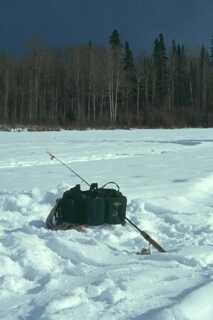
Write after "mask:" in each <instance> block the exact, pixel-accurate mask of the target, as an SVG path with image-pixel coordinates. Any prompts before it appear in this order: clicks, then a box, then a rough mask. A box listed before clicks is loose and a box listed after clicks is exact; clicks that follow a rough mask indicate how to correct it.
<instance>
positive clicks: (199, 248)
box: [0, 129, 213, 320]
mask: <svg viewBox="0 0 213 320" xmlns="http://www.w3.org/2000/svg"><path fill="white" fill-rule="evenodd" d="M212 133H213V130H211V129H209V130H189V131H188V130H172V131H169V130H131V131H124V132H123V131H113V132H111V131H106V132H103V131H100V132H99V131H98V132H96V131H88V132H58V133H28V132H23V133H0V145H1V152H3V153H2V157H1V163H0V174H1V176H2V179H1V181H0V265H1V268H0V288H1V290H0V302H1V303H0V306H1V307H0V319H5V320H16V319H17V320H20V319H26V320H37V319H44V320H56V319H57V320H64V319H66V320H67V319H82V318H83V317H85V318H86V319H89V320H90V319H91V320H92V319H94V320H96V319H97V320H99V319H104V320H109V319H115V320H117V319H122V320H123V319H133V320H174V319H175V320H197V319H205V320H212V318H213V309H212V303H211V300H212V296H213V251H212V247H213V197H212V195H213V173H212V155H213V151H212V150H213V149H212V142H213V141H212V140H210V139H209V136H210V135H211V134H212ZM70 141H71V145H72V147H71V146H70ZM95 141H96V144H95V143H94V142H95ZM53 142H54V150H56V153H57V155H58V156H59V157H60V158H62V159H63V160H65V161H67V162H69V163H70V164H71V165H73V167H74V168H75V169H76V170H77V171H78V172H80V173H81V174H82V176H83V177H86V178H87V179H88V180H89V181H91V182H93V181H94V182H95V181H98V182H100V184H102V183H104V182H106V181H107V180H109V181H110V180H112V179H111V177H113V179H114V180H115V181H116V182H118V183H119V184H120V186H121V191H122V192H123V193H124V194H125V195H127V197H128V209H127V215H128V217H129V218H130V219H132V220H133V221H134V222H135V223H136V224H138V226H139V227H141V228H143V229H144V230H146V231H147V232H149V234H150V235H151V236H152V237H153V238H154V239H156V240H158V241H159V243H160V244H161V245H162V246H163V247H165V249H166V250H167V253H166V254H160V253H158V252H156V251H155V250H154V249H152V255H151V256H141V255H136V254H135V253H136V252H138V251H140V250H141V249H142V247H144V246H145V245H146V244H145V242H144V241H143V239H142V238H141V236H140V235H139V234H137V233H136V232H135V231H134V230H133V229H132V228H131V227H130V226H125V227H123V226H104V227H102V226H100V227H93V228H87V229H85V231H84V232H78V231H76V230H72V231H57V232H52V231H49V230H47V229H45V224H44V222H45V219H46V217H47V215H48V213H49V211H50V209H51V208H52V206H53V205H54V203H55V200H56V199H57V198H58V197H60V196H61V195H62V194H63V192H64V191H65V190H66V189H67V188H68V187H69V186H71V185H73V184H75V183H77V182H78V180H77V179H76V178H75V177H73V176H72V175H69V174H68V172H67V171H66V169H63V168H61V167H60V166H58V165H57V164H56V163H52V162H51V161H50V160H49V159H48V157H47V156H45V150H46V149H48V145H53ZM14 143H15V145H16V148H14ZM69 148H70V150H71V151H72V152H71V151H70V150H69ZM35 150H36V151H35ZM108 150H109V151H110V152H109V153H108ZM12 151H13V152H12ZM12 153H13V156H12ZM107 154H108V155H109V154H110V156H106V155H107ZM98 156H99V158H98V159H97V157H98ZM95 157H96V158H95ZM107 157H108V158H107ZM43 158H44V160H43ZM12 159H13V160H12ZM26 159H27V160H26ZM82 159H84V160H83V161H82ZM70 180H71V181H70ZM70 182H72V183H70Z"/></svg>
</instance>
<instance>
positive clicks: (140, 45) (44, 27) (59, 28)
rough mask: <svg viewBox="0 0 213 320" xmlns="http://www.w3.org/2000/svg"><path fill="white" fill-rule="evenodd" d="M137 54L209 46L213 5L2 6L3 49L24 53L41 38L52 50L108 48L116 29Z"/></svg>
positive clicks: (68, 1)
mask: <svg viewBox="0 0 213 320" xmlns="http://www.w3.org/2000/svg"><path fill="white" fill-rule="evenodd" d="M115 28H116V29H118V30H119V31H120V34H121V36H122V39H124V40H128V41H129V42H130V45H131V46H132V47H133V48H134V49H135V50H136V51H140V50H142V49H144V48H145V49H147V48H150V47H151V46H152V43H153V40H154V38H155V37H156V36H157V35H158V34H159V33H160V32H163V33H164V34H165V37H166V40H167V42H169V41H171V40H172V39H176V40H179V41H181V40H183V41H184V42H185V43H186V44H187V45H189V46H193V47H196V46H197V45H200V44H202V43H204V44H206V45H208V44H209V39H210V37H211V35H212V33H213V0H185V1H183V0H0V48H3V49H4V50H6V51H10V52H20V51H22V49H23V48H24V47H26V43H27V42H29V40H30V38H31V37H32V36H33V35H34V36H35V35H36V36H37V37H38V38H40V39H42V40H43V42H44V43H47V44H48V45H51V46H58V47H60V46H63V45H70V44H79V43H87V42H88V41H89V40H90V39H91V40H92V41H93V42H95V43H97V44H103V43H105V42H106V41H108V38H109V35H110V33H111V32H112V30H113V29H115Z"/></svg>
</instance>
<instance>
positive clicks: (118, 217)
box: [52, 182, 127, 226]
mask: <svg viewBox="0 0 213 320" xmlns="http://www.w3.org/2000/svg"><path fill="white" fill-rule="evenodd" d="M110 183H111V184H112V183H113V184H114V185H116V187H117V189H116V190H115V189H109V188H106V186H107V185H108V184H106V185H104V186H103V187H101V188H98V185H97V183H93V184H91V186H90V189H89V190H86V191H82V190H81V189H80V185H76V186H75V187H74V188H71V189H70V190H68V191H65V192H64V194H63V197H62V198H61V199H58V200H57V204H56V206H55V207H54V208H53V209H52V210H53V211H52V217H54V224H55V225H57V226H60V224H77V225H91V226H98V225H102V224H105V223H106V224H124V223H125V218H126V205H127V199H126V197H125V196H123V194H122V193H121V192H120V191H119V187H118V185H117V184H116V183H114V182H110Z"/></svg>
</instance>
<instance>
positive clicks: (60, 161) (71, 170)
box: [47, 151, 90, 187]
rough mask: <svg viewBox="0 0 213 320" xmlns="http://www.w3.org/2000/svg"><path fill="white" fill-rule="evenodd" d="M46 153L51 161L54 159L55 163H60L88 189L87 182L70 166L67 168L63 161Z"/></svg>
mask: <svg viewBox="0 0 213 320" xmlns="http://www.w3.org/2000/svg"><path fill="white" fill-rule="evenodd" d="M47 153H48V154H49V156H50V159H51V160H54V159H55V160H56V161H58V162H59V163H61V164H62V165H63V166H64V167H65V168H67V169H68V170H69V171H70V172H72V173H74V174H75V175H76V176H77V177H78V178H79V179H81V181H82V182H84V183H86V184H87V185H88V186H89V187H90V184H89V182H87V181H86V180H85V179H84V178H82V177H81V176H80V175H79V174H78V173H77V172H76V171H75V170H73V169H72V168H71V167H70V166H68V165H67V164H66V163H65V162H64V161H62V160H60V159H59V158H57V157H56V156H55V155H54V154H52V153H50V152H48V151H47Z"/></svg>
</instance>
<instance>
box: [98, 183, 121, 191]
mask: <svg viewBox="0 0 213 320" xmlns="http://www.w3.org/2000/svg"><path fill="white" fill-rule="evenodd" d="M109 184H113V185H115V186H116V188H117V191H120V187H119V185H118V184H117V183H116V182H114V181H109V182H107V183H105V184H104V185H103V186H102V187H101V188H103V189H104V188H105V187H106V186H108V185H109Z"/></svg>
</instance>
